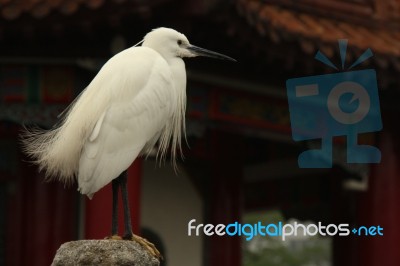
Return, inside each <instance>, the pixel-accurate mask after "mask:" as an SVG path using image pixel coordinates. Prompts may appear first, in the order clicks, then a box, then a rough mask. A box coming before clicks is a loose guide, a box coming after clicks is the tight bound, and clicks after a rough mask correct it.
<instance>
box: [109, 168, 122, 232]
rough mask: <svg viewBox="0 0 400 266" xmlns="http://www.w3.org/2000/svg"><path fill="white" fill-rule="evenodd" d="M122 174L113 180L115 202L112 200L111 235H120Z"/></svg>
mask: <svg viewBox="0 0 400 266" xmlns="http://www.w3.org/2000/svg"><path fill="white" fill-rule="evenodd" d="M120 177H121V175H120V176H118V177H117V178H115V179H114V180H113V181H112V193H113V202H112V225H111V235H112V236H116V235H118V190H119V186H120V184H121V182H120Z"/></svg>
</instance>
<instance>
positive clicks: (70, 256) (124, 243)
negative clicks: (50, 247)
mask: <svg viewBox="0 0 400 266" xmlns="http://www.w3.org/2000/svg"><path fill="white" fill-rule="evenodd" d="M51 265H52V266H70V265H74V266H75V265H76V266H78V265H88V266H89V265H99V266H105V265H107V266H108V265H121V266H122V265H126V266H133V265H134V266H159V265H160V262H159V261H158V259H156V258H155V257H153V256H151V255H150V254H149V252H148V251H147V250H146V249H144V248H143V247H142V246H141V245H140V244H138V243H136V241H128V240H109V239H104V240H79V241H72V242H67V243H64V244H62V245H61V247H60V248H59V249H58V250H57V253H56V256H55V257H54V260H53V263H52V264H51Z"/></svg>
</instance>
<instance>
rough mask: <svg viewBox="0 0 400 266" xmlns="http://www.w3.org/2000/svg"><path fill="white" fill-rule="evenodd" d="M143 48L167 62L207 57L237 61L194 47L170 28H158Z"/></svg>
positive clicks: (148, 35) (144, 43)
mask: <svg viewBox="0 0 400 266" xmlns="http://www.w3.org/2000/svg"><path fill="white" fill-rule="evenodd" d="M142 46H146V47H150V48H152V49H154V50H156V51H157V52H159V53H160V54H161V55H162V56H164V58H165V59H167V60H168V59H171V58H176V57H180V58H184V57H196V56H207V57H212V58H217V59H224V60H229V61H236V60H235V59H233V58H231V57H229V56H226V55H223V54H220V53H216V52H213V51H210V50H206V49H204V48H200V47H198V46H195V45H192V44H190V43H189V40H188V39H187V38H186V36H185V35H183V34H182V33H180V32H177V31H176V30H173V29H169V28H157V29H154V30H153V31H151V32H149V33H148V34H147V35H146V36H145V37H144V40H143V44H142Z"/></svg>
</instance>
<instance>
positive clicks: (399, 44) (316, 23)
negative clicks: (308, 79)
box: [237, 0, 400, 71]
mask: <svg viewBox="0 0 400 266" xmlns="http://www.w3.org/2000/svg"><path fill="white" fill-rule="evenodd" d="M237 9H238V12H239V14H241V15H243V16H244V17H245V18H246V19H247V21H248V23H249V24H250V25H252V26H254V27H255V28H256V29H257V30H258V31H259V32H260V34H261V35H262V36H273V35H276V34H278V36H275V37H274V38H273V39H272V41H274V42H277V41H280V42H282V41H298V42H300V47H302V49H303V51H304V52H306V53H314V52H315V50H314V49H313V48H314V46H315V47H317V48H324V49H327V50H328V51H329V50H331V49H330V48H329V47H337V40H338V39H348V40H349V52H350V53H351V52H352V51H353V53H357V54H358V53H360V51H363V50H365V49H367V48H371V49H372V51H373V52H374V53H375V54H376V55H377V56H376V57H374V59H375V60H376V63H378V64H380V65H381V66H382V67H387V66H388V65H390V64H391V65H393V66H394V67H395V68H396V69H397V70H399V71H400V69H399V67H400V63H399V60H400V29H396V28H393V27H391V28H389V27H376V28H371V27H367V26H366V25H362V24H354V23H351V22H349V21H344V20H340V19H335V18H328V17H323V16H319V15H317V14H313V13H306V12H302V11H299V10H294V9H289V8H285V7H283V6H279V5H276V4H271V3H268V2H261V1H259V0H238V1H237ZM350 56H352V55H351V54H350Z"/></svg>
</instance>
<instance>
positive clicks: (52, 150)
mask: <svg viewBox="0 0 400 266" xmlns="http://www.w3.org/2000/svg"><path fill="white" fill-rule="evenodd" d="M197 55H205V56H210V57H217V58H225V59H229V60H232V59H231V58H229V57H226V56H223V55H221V54H217V53H214V52H211V51H207V50H205V49H202V48H199V47H196V46H193V45H190V44H189V41H188V40H187V38H186V37H185V36H184V35H183V34H181V33H179V32H177V31H175V30H172V29H168V28H159V29H156V30H153V31H152V32H150V33H148V34H147V35H146V36H145V38H144V40H143V44H142V46H141V47H131V48H128V49H126V50H124V51H122V52H120V53H119V54H117V55H115V56H114V57H112V58H111V59H110V60H109V61H108V62H107V63H106V64H105V65H104V66H103V67H102V68H101V70H100V71H99V73H98V74H97V75H96V77H95V78H94V79H93V81H92V82H91V83H90V84H89V86H88V87H87V88H86V89H85V90H84V91H83V92H82V93H81V95H80V96H79V97H78V98H77V99H76V100H75V101H74V103H73V104H72V105H71V106H70V107H69V109H68V110H67V111H66V112H65V114H63V120H62V121H61V123H60V125H59V126H58V127H56V128H54V129H52V130H49V131H44V132H43V131H40V130H33V131H28V132H27V133H26V134H25V137H24V138H23V144H24V148H25V151H26V152H27V154H29V155H30V156H31V157H32V158H34V160H35V162H36V163H37V164H38V165H39V167H40V169H41V170H44V171H45V173H46V176H47V177H58V179H59V180H60V181H63V182H66V183H68V182H72V181H74V178H76V179H77V181H78V187H79V188H78V189H79V191H80V192H81V193H82V194H86V195H88V196H89V197H92V196H93V194H94V193H95V192H97V191H98V190H99V189H100V188H102V187H104V186H105V185H106V184H108V183H110V182H111V181H112V180H113V179H114V178H116V177H118V176H119V175H120V174H121V173H122V172H123V171H125V170H126V169H127V168H128V167H129V165H130V164H131V163H132V162H133V161H134V160H135V159H136V158H137V156H139V155H140V154H143V153H147V152H149V151H150V150H151V149H152V148H153V147H154V145H155V144H156V142H157V140H159V146H158V147H159V148H158V156H160V157H165V155H166V152H167V149H168V147H169V144H170V143H171V154H172V160H173V161H174V162H175V157H176V150H177V149H179V150H180V148H181V137H182V134H184V132H185V119H184V115H185V109H186V71H185V64H184V62H183V60H182V58H183V57H193V56H197Z"/></svg>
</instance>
